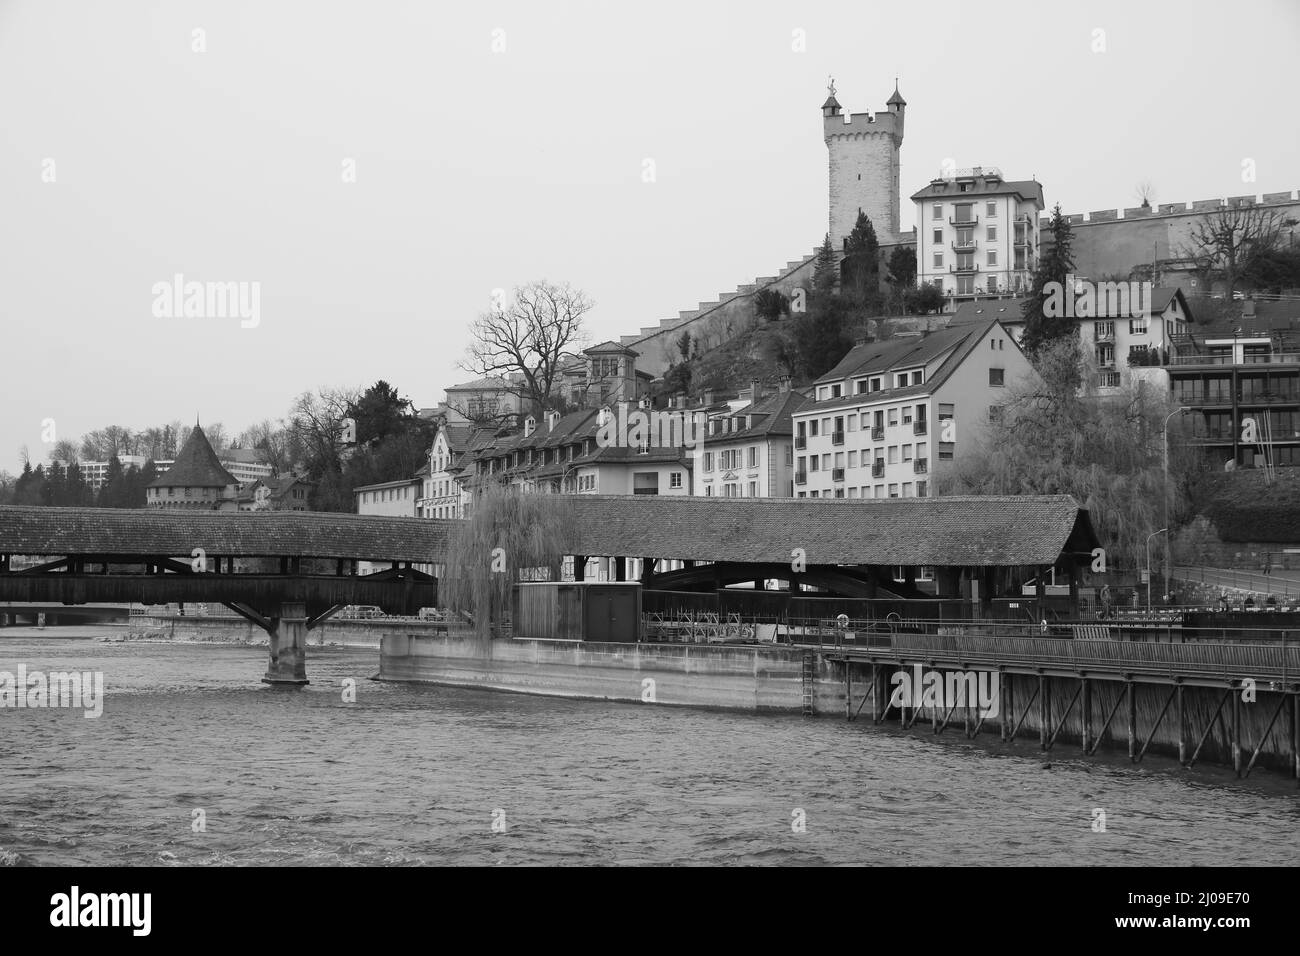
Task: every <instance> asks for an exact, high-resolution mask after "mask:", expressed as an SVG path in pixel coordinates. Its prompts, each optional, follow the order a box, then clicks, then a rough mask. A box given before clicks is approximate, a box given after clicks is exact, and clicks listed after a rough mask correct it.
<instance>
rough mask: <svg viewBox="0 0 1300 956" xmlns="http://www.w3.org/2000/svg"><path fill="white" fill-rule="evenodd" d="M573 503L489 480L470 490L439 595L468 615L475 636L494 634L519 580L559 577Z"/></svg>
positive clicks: (488, 636) (555, 578) (487, 636)
mask: <svg viewBox="0 0 1300 956" xmlns="http://www.w3.org/2000/svg"><path fill="white" fill-rule="evenodd" d="M571 526H572V515H571V504H570V502H569V500H568V499H567V498H566V497H565V496H563V495H529V494H523V493H522V492H521V491H520V490H519V489H517V488H513V487H508V486H503V485H500V484H498V483H497V482H495V481H491V480H489V481H487V482H485V483H483V484H481V485H479V486H477V487H476V488H475V490H474V502H473V507H472V508H471V510H470V513H469V515H468V519H467V520H466V521H463V522H459V523H458V525H457V527H456V528H454V529H453V530H452V532H451V536H450V540H449V542H448V548H447V567H446V572H445V574H444V576H443V578H442V585H443V586H442V587H441V589H440V591H441V598H442V600H443V601H444V602H445V604H446V607H448V608H449V609H450V610H452V611H457V612H459V613H461V614H463V615H465V616H466V617H468V618H469V619H470V620H471V621H472V622H473V625H474V632H475V634H476V636H477V637H479V638H480V639H482V640H486V639H489V638H491V637H492V636H494V632H495V628H496V627H497V626H498V625H499V624H500V623H501V621H502V620H503V619H504V617H505V614H506V611H507V610H508V609H509V608H510V605H511V591H512V590H513V587H514V585H515V584H516V583H517V582H519V581H525V580H533V581H536V580H550V581H558V580H559V579H560V569H561V568H560V563H561V561H562V560H563V558H564V555H566V554H568V553H569V551H570V549H569V547H568V545H567V541H568V531H569V529H570V527H571Z"/></svg>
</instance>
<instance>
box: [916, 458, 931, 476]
mask: <svg viewBox="0 0 1300 956" xmlns="http://www.w3.org/2000/svg"><path fill="white" fill-rule="evenodd" d="M929 471H930V459H928V458H918V459H916V460H915V461H914V462H912V472H913V474H917V475H924V474H927V473H929Z"/></svg>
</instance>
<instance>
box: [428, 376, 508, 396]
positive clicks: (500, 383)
mask: <svg viewBox="0 0 1300 956" xmlns="http://www.w3.org/2000/svg"><path fill="white" fill-rule="evenodd" d="M518 388H519V384H518V383H517V382H511V381H509V380H508V379H504V378H501V377H499V376H488V377H487V378H476V379H475V380H474V381H472V382H464V383H463V384H460V385H448V386H447V387H446V388H445V389H443V391H444V392H468V391H486V390H487V389H494V390H496V391H500V392H509V391H514V390H517V389H518Z"/></svg>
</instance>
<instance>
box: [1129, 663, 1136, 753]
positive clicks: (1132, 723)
mask: <svg viewBox="0 0 1300 956" xmlns="http://www.w3.org/2000/svg"><path fill="white" fill-rule="evenodd" d="M1137 733H1138V731H1137V684H1136V683H1134V681H1133V680H1132V679H1131V678H1130V679H1129V682H1128V759H1129V760H1132V761H1135V762H1136V761H1137Z"/></svg>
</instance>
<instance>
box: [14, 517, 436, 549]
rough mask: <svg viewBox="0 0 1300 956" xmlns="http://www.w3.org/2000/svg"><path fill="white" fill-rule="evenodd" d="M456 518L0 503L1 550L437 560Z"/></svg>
mask: <svg viewBox="0 0 1300 956" xmlns="http://www.w3.org/2000/svg"><path fill="white" fill-rule="evenodd" d="M452 523H453V522H450V521H445V520H444V521H437V520H416V519H414V518H388V517H378V516H373V515H352V514H326V513H322V512H310V511H244V512H212V511H198V512H187V511H182V510H164V509H159V510H153V509H125V508H40V507H27V506H16V505H9V506H3V507H0V554H34V555H71V554H78V555H89V554H102V555H140V556H149V555H154V556H184V555H188V554H190V553H191V552H192V551H193V550H194V549H195V548H202V549H204V551H206V552H207V553H208V554H209V555H223V556H230V557H313V558H356V559H358V560H365V561H412V562H433V561H440V560H441V559H442V557H443V556H444V555H445V554H446V551H447V535H448V528H449V526H450V525H451V524H452Z"/></svg>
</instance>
